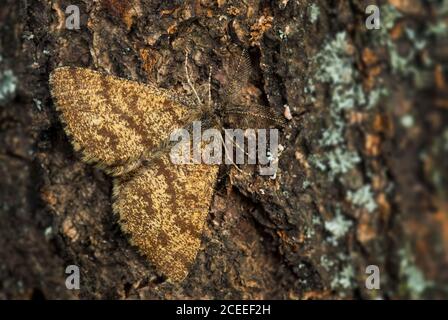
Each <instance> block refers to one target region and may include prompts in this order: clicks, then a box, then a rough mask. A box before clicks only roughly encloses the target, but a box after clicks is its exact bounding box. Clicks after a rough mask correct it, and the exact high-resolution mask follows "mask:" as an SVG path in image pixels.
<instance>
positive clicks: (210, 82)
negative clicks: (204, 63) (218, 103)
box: [208, 66, 212, 108]
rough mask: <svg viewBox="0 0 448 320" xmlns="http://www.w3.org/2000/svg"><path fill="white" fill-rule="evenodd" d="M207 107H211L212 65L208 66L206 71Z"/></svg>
mask: <svg viewBox="0 0 448 320" xmlns="http://www.w3.org/2000/svg"><path fill="white" fill-rule="evenodd" d="M208 107H209V108H211V107H212V67H211V66H210V70H209V73H208Z"/></svg>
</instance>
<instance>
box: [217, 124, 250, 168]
mask: <svg viewBox="0 0 448 320" xmlns="http://www.w3.org/2000/svg"><path fill="white" fill-rule="evenodd" d="M224 134H226V132H225V131H224ZM226 136H227V135H226ZM219 138H220V139H221V143H222V145H223V147H224V154H225V156H226V157H227V159H229V160H230V162H231V163H232V166H234V167H235V169H236V170H238V171H239V172H240V173H242V174H244V173H245V172H244V171H243V170H241V169H240V168H238V166H237V165H236V163H235V162H233V160H232V158H231V157H229V154H230V152H231V151H230V152H229V150H228V149H227V145H226V143H225V141H224V139H223V138H222V135H219ZM232 143H233V141H232ZM233 144H235V143H233ZM237 148H239V149H240V150H241V147H240V146H239V145H238V146H237ZM242 151H243V152H244V153H245V154H247V153H246V152H245V151H244V150H242ZM232 154H233V152H232Z"/></svg>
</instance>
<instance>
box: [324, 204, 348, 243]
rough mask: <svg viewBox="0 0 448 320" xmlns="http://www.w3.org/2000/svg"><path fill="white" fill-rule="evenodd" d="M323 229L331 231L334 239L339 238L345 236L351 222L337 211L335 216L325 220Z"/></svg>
mask: <svg viewBox="0 0 448 320" xmlns="http://www.w3.org/2000/svg"><path fill="white" fill-rule="evenodd" d="M324 225H325V229H326V230H327V231H328V232H330V233H331V235H332V236H333V237H334V238H335V239H336V240H338V239H340V238H342V237H343V236H345V235H346V234H347V232H348V230H350V228H351V226H352V222H351V221H350V220H348V219H346V218H345V217H344V216H343V215H342V214H341V213H340V212H339V211H338V212H337V213H336V216H335V217H334V218H333V219H332V220H330V221H326V222H325V224H324Z"/></svg>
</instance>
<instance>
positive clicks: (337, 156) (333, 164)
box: [306, 32, 370, 179]
mask: <svg viewBox="0 0 448 320" xmlns="http://www.w3.org/2000/svg"><path fill="white" fill-rule="evenodd" d="M315 63H316V65H317V71H316V74H315V80H316V81H318V82H321V83H325V84H327V85H328V88H329V90H330V97H331V98H330V99H331V101H330V110H329V114H330V118H329V120H330V123H329V124H328V128H327V129H325V130H324V131H323V132H322V137H321V139H320V141H319V145H320V146H321V147H326V148H327V147H331V148H332V150H330V151H328V152H325V153H323V154H322V155H320V156H316V157H312V159H311V163H313V164H314V165H315V166H316V167H317V168H319V169H320V170H322V171H325V170H329V171H330V177H331V178H332V179H333V178H334V177H335V176H336V175H338V174H344V173H347V172H349V171H350V170H351V169H352V168H353V167H354V166H355V165H356V164H357V163H358V162H359V161H360V158H359V156H358V154H357V153H356V152H355V151H349V150H347V146H346V142H345V137H344V132H345V123H346V120H345V112H346V111H348V110H351V109H354V108H355V107H358V106H366V104H367V99H366V95H365V93H364V91H363V88H362V86H361V85H360V81H357V80H359V73H358V72H357V70H356V69H355V67H354V62H353V57H352V55H351V45H350V43H349V42H348V40H347V34H346V33H345V32H339V33H337V34H336V36H335V38H334V39H332V40H330V41H328V42H327V43H326V44H325V45H324V46H323V48H322V50H321V51H320V52H319V53H318V54H317V55H316V58H315ZM306 91H307V92H308V93H313V91H314V82H313V81H309V84H308V86H307V88H306ZM369 100H370V99H369Z"/></svg>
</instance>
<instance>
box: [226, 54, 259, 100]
mask: <svg viewBox="0 0 448 320" xmlns="http://www.w3.org/2000/svg"><path fill="white" fill-rule="evenodd" d="M251 71H252V64H251V62H250V57H249V54H248V52H247V50H246V49H244V50H243V51H242V52H241V55H240V57H239V58H238V60H237V63H236V66H235V68H234V70H233V72H231V74H230V75H229V82H228V85H227V87H226V89H225V93H226V98H227V100H228V101H234V98H235V97H237V96H238V93H239V89H240V88H242V87H244V86H245V85H246V84H247V81H248V80H249V75H250V73H251Z"/></svg>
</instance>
